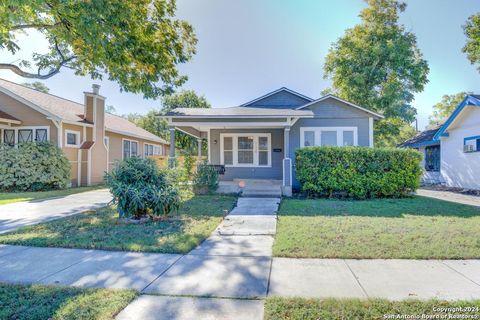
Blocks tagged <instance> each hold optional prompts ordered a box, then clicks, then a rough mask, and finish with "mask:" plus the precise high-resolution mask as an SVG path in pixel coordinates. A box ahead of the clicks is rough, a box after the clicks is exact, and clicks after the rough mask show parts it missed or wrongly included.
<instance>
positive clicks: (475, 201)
mask: <svg viewBox="0 0 480 320" xmlns="http://www.w3.org/2000/svg"><path fill="white" fill-rule="evenodd" d="M417 195H419V196H422V197H429V198H435V199H440V200H445V201H450V202H456V203H460V204H466V205H470V206H477V207H480V197H477V196H471V195H468V194H460V193H455V192H451V191H437V190H428V189H418V190H417Z"/></svg>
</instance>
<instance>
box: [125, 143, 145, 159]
mask: <svg viewBox="0 0 480 320" xmlns="http://www.w3.org/2000/svg"><path fill="white" fill-rule="evenodd" d="M124 141H130V157H132V145H131V143H132V142H136V143H137V155H136V156H137V157H138V156H139V153H140V143H138V140H132V139H125V138H122V160H125V157H124V156H123V155H124V154H125V153H124V152H123V151H124V143H123V142H124ZM140 154H141V153H140ZM142 156H143V155H142Z"/></svg>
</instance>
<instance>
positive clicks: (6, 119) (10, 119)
mask: <svg viewBox="0 0 480 320" xmlns="http://www.w3.org/2000/svg"><path fill="white" fill-rule="evenodd" d="M0 123H4V124H21V123H22V121H20V120H19V119H17V118H15V117H14V116H11V115H9V114H8V113H6V112H4V111H1V110H0Z"/></svg>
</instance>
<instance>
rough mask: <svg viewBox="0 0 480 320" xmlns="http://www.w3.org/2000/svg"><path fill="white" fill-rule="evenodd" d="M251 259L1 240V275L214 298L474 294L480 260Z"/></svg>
mask: <svg viewBox="0 0 480 320" xmlns="http://www.w3.org/2000/svg"><path fill="white" fill-rule="evenodd" d="M257 258H259V259H258V260H256V259H254V257H243V258H242V257H240V259H234V257H228V256H218V257H217V256H195V255H193V254H189V255H186V256H181V255H176V254H153V253H133V252H114V251H102V250H79V249H60V248H35V247H22V246H8V245H0V281H2V282H10V283H43V284H61V285H71V286H79V287H103V288H133V289H137V290H140V291H142V292H143V293H146V292H151V293H155V294H170V295H175V292H174V290H185V291H184V292H183V293H182V292H178V291H177V292H176V293H178V294H180V295H181V294H185V295H192V296H195V295H196V296H205V295H208V293H212V294H211V296H213V297H219V298H225V297H227V298H228V297H230V298H231V295H232V292H234V293H235V294H237V293H240V294H241V293H245V292H250V293H251V292H255V291H256V290H258V289H259V288H260V289H262V290H261V291H260V292H261V293H262V294H261V296H259V297H257V298H265V296H299V297H315V298H325V297H336V298H352V297H354V298H369V297H370V298H371V297H378V298H385V299H391V300H400V299H406V298H419V299H430V298H439V299H446V300H457V299H480V260H396V259H392V260H379V259H373V260H348V259H291V258H273V259H271V258H269V257H257ZM270 259H271V274H270V272H269V271H270V270H269V268H270V265H269V263H266V264H265V263H264V262H265V261H267V262H268V261H270ZM199 261H201V262H199ZM242 268H243V270H242ZM264 268H266V269H267V274H266V275H265V276H263V275H262V274H263V269H264ZM257 272H259V273H257ZM216 273H219V274H218V275H217V274H216ZM265 281H266V283H268V287H267V288H268V289H265V284H264V283H265ZM171 286H173V287H171ZM162 290H163V291H165V292H162ZM208 290H212V291H210V292H205V291H208ZM213 290H217V291H213ZM263 290H266V291H263ZM202 291H203V292H202ZM205 293H207V294H205ZM245 297H247V298H254V297H253V296H251V295H246V296H245Z"/></svg>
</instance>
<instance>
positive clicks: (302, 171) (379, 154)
mask: <svg viewBox="0 0 480 320" xmlns="http://www.w3.org/2000/svg"><path fill="white" fill-rule="evenodd" d="M420 161H421V154H420V153H419V152H417V151H415V150H412V149H389V148H385V149H383V148H367V147H307V148H302V149H298V150H297V152H296V166H297V167H296V172H297V179H298V180H299V181H300V183H301V185H302V191H303V192H305V193H306V194H308V195H310V196H323V197H348V198H356V199H367V198H389V197H404V196H407V195H408V194H409V193H411V192H412V191H415V190H416V189H417V188H418V186H419V184H420V175H421V169H420Z"/></svg>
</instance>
